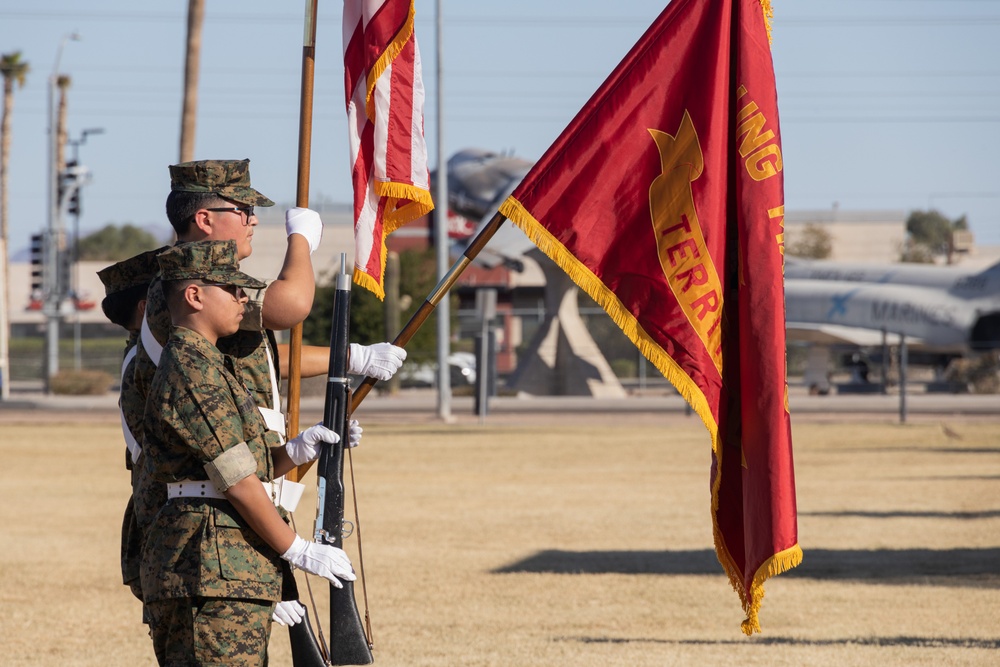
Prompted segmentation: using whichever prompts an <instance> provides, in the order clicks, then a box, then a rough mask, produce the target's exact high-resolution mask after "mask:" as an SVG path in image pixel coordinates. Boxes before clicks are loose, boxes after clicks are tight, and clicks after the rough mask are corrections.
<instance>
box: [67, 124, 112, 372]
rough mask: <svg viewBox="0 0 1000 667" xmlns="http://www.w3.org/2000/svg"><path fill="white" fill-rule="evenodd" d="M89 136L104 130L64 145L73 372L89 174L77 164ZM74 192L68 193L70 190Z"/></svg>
mask: <svg viewBox="0 0 1000 667" xmlns="http://www.w3.org/2000/svg"><path fill="white" fill-rule="evenodd" d="M91 134H104V128H102V127H92V128H89V129H86V130H84V131H83V132H81V133H80V138H79V139H77V140H76V141H74V140H72V139H70V140H69V141H68V142H67V143H68V144H69V145H70V146H72V147H73V159H72V160H70V161H69V162H67V163H66V170H65V171H64V172H63V174H62V177H63V183H64V185H65V187H64V189H63V192H64V193H65V194H66V197H67V200H68V201H69V206H68V207H67V211H68V212H69V213H71V214H72V215H73V245H72V247H68V248H66V252H67V257H66V263H68V264H69V265H70V266H72V275H70V273H69V272H67V275H66V276H65V278H66V281H67V282H66V283H65V284H64V287H68V288H69V289H68V291H69V293H70V294H71V295H72V296H73V306H74V308H73V310H74V315H75V316H76V317H75V318H74V320H73V366H74V368H76V370H80V369H81V368H83V346H82V342H81V336H80V299H81V296H80V215H81V212H82V211H81V208H80V191H81V190H82V189H83V186H84V185H87V184H88V183H90V170H89V169H88V168H87V167H85V166H83V165H81V164H80V146H82V145H84V144H85V143H87V136H88V135H91ZM74 186H75V190H72V191H70V189H69V188H70V187H74Z"/></svg>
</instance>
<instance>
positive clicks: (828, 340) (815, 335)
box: [785, 322, 924, 347]
mask: <svg viewBox="0 0 1000 667" xmlns="http://www.w3.org/2000/svg"><path fill="white" fill-rule="evenodd" d="M785 336H786V338H787V339H788V340H790V341H800V342H804V343H818V344H820V345H856V346H859V347H872V346H876V345H881V344H882V332H881V331H878V330H874V329H862V328H860V327H848V326H843V325H840V324H814V323H811V322H786V323H785ZM897 339H898V336H896V335H895V334H889V343H890V344H892V343H895V342H897ZM907 342H908V343H910V344H913V345H921V344H923V342H924V341H923V340H921V339H917V338H909V337H908V338H907Z"/></svg>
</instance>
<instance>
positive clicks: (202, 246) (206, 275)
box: [157, 241, 267, 289]
mask: <svg viewBox="0 0 1000 667" xmlns="http://www.w3.org/2000/svg"><path fill="white" fill-rule="evenodd" d="M157 260H158V261H159V264H160V277H161V278H162V279H163V280H202V281H205V282H208V283H217V284H219V285H237V286H239V287H247V288H252V289H261V288H263V287H266V286H267V283H265V282H262V281H260V280H257V279H256V278H252V277H250V276H248V275H247V274H245V273H243V272H242V271H240V262H239V259H237V256H236V241H194V242H191V243H178V244H177V245H175V246H172V247H171V248H168V249H167V250H165V251H164V252H162V253H160V255H159V257H157Z"/></svg>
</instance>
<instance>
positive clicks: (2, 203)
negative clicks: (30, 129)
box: [0, 51, 28, 285]
mask: <svg viewBox="0 0 1000 667" xmlns="http://www.w3.org/2000/svg"><path fill="white" fill-rule="evenodd" d="M0 74H3V121H2V125H0V140H2V141H0V143H2V145H0V240H2V241H3V242H4V244H5V245H6V242H7V174H8V173H9V172H8V171H7V167H8V165H9V164H10V114H11V112H12V111H13V109H14V84H15V83H16V84H17V85H18V86H19V87H22V88H23V87H24V80H25V78H26V77H27V75H28V63H27V62H26V61H23V60H21V52H20V51H15V52H13V53H5V54H4V55H3V56H2V57H0ZM4 284H5V285H6V284H7V283H6V280H5V281H4Z"/></svg>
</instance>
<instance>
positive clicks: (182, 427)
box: [141, 242, 282, 664]
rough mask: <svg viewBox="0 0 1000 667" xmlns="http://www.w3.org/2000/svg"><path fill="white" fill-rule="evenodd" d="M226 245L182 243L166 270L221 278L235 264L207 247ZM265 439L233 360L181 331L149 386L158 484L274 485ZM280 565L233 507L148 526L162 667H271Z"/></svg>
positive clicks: (180, 503)
mask: <svg viewBox="0 0 1000 667" xmlns="http://www.w3.org/2000/svg"><path fill="white" fill-rule="evenodd" d="M220 246H224V249H225V250H228V251H229V252H230V256H231V257H234V254H233V253H232V246H233V244H232V243H231V242H230V243H220V242H214V243H213V242H202V243H198V244H182V245H179V246H175V247H174V248H173V249H171V250H172V251H173V252H170V251H168V253H165V254H164V255H163V256H161V260H160V261H161V265H163V263H164V262H165V261H166V260H165V259H164V258H165V257H167V256H170V257H172V258H173V259H174V260H177V261H178V262H181V264H182V266H184V264H183V263H184V262H188V263H194V264H196V265H201V266H205V265H209V266H212V267H213V270H214V268H217V267H218V265H219V263H220V260H221V261H225V257H220V256H219V253H213V252H212V251H210V250H205V249H206V248H213V247H214V248H216V249H218V248H219V247H220ZM178 257H180V258H181V259H179V260H178V259H177V258H178ZM199 263H200V264H199ZM230 266H235V262H234V261H233V262H232V264H231V265H230ZM167 275H168V277H171V276H172V275H173V274H170V273H168V274H167ZM240 275H242V274H240ZM173 277H176V276H173ZM206 279H208V278H206ZM219 282H221V281H219ZM227 284H237V283H235V282H229V283H227ZM255 286H257V287H259V286H260V285H259V284H256V285H255ZM266 433H267V427H266V425H265V424H264V420H263V418H262V417H261V415H260V413H259V411H258V410H257V405H256V403H255V402H254V397H253V395H252V394H251V392H250V391H249V390H248V389H247V388H246V387H245V386H244V384H243V383H242V382H241V381H240V379H239V378H238V377H237V375H236V367H235V363H234V361H233V359H232V358H230V357H227V356H225V355H224V354H223V353H222V352H220V351H219V349H218V348H217V347H216V346H214V345H212V344H211V343H210V342H209V341H208V340H207V339H205V338H204V337H203V336H201V335H200V334H198V333H196V332H194V331H191V330H189V329H186V328H183V327H175V328H174V330H173V332H172V333H171V335H170V338H169V340H168V342H167V345H166V346H165V347H164V349H163V351H162V356H161V357H160V363H159V366H158V368H157V370H156V373H155V375H154V376H153V378H152V382H151V383H150V385H149V396H148V398H147V404H146V411H145V430H144V440H143V457H142V462H143V466H144V467H145V468H146V470H147V471H148V474H149V476H150V479H152V480H154V481H156V482H160V483H168V482H179V481H185V480H194V481H203V482H204V483H206V484H209V485H214V487H215V488H218V489H219V490H225V488H227V487H226V486H225V485H226V483H227V481H229V482H231V483H235V482H236V481H238V480H239V479H242V478H244V477H246V476H248V475H254V476H256V477H257V478H258V479H260V480H262V481H270V480H271V479H272V478H273V467H274V466H273V460H272V458H271V452H270V448H269V443H268V440H267V438H266V436H265V434H266ZM248 462H249V464H250V465H249V466H248V465H247V464H248ZM232 466H236V469H237V472H236V473H233V472H232ZM220 470H229V472H228V473H220V472H219V471H220ZM212 471H215V472H214V475H213V473H212ZM220 474H221V477H220ZM234 475H235V479H233V476H234ZM281 562H282V561H281V558H280V555H279V554H278V553H276V552H275V551H274V550H273V549H271V548H270V547H269V546H268V545H267V544H266V543H265V542H264V541H263V540H262V539H260V537H259V536H257V534H256V533H255V532H254V531H253V530H252V529H251V528H250V527H249V526H248V525H247V523H246V521H245V520H244V519H243V518H242V517H241V516H240V515H239V513H238V512H237V511H236V510H235V508H234V507H233V506H232V505H231V504H230V503H229V502H228V501H227V500H224V499H216V498H199V497H181V498H171V499H169V500H168V501H167V502H166V504H164V505H163V507H162V508H160V510H159V511H158V512H157V513H156V515H155V517H154V518H153V520H152V523H151V524H150V525H149V527H148V530H147V533H146V543H145V546H144V548H143V552H142V571H141V578H142V590H143V594H144V596H145V598H146V604H147V605H148V606H149V613H150V619H151V628H150V629H151V633H152V635H153V641H154V646H155V648H156V652H157V659H158V660H159V661H160V662H161V664H171V663H172V662H174V661H179V660H189V659H191V656H193V655H195V656H199V660H200V659H201V656H204V657H205V660H208V659H209V657H211V656H216V657H217V656H219V655H224V656H225V657H226V659H227V660H230V661H233V662H232V664H243V663H242V662H241V661H245V663H246V664H260V663H262V662H263V661H264V660H265V659H266V650H267V638H268V635H269V632H270V619H271V611H272V609H273V603H274V602H276V601H278V600H279V599H280V593H281V583H282V568H281ZM192 618H196V619H197V623H195V624H194V625H192Z"/></svg>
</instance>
